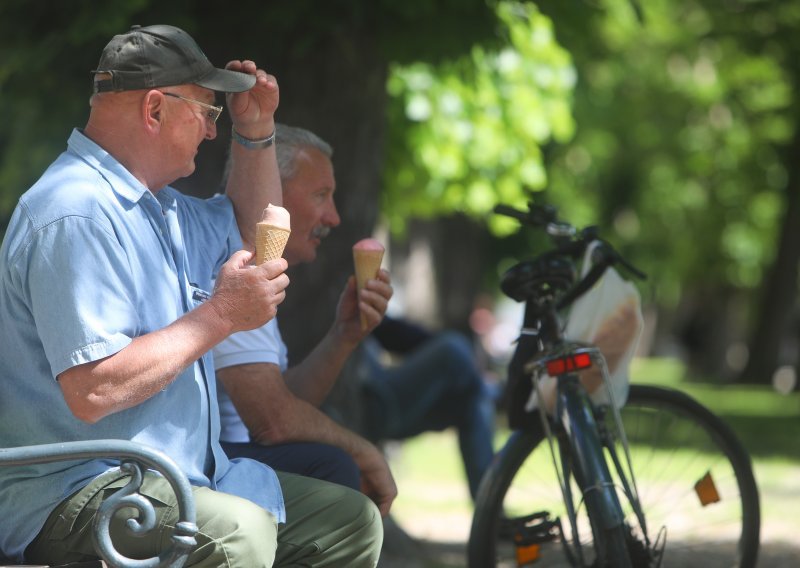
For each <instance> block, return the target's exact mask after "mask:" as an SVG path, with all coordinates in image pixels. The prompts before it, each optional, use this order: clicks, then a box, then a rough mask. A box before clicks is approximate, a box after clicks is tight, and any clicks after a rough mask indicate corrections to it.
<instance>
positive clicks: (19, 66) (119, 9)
mask: <svg viewBox="0 0 800 568" xmlns="http://www.w3.org/2000/svg"><path fill="white" fill-rule="evenodd" d="M148 3H149V0H127V1H124V2H107V3H101V2H94V1H92V0H69V1H64V2H29V1H26V0H4V2H2V3H1V4H0V106H1V107H2V108H4V109H6V112H5V116H4V118H3V120H2V121H0V233H2V230H3V229H4V227H5V225H6V223H7V219H8V217H9V216H10V214H11V210H12V209H13V207H14V206H15V205H16V201H17V198H18V196H19V195H20V194H22V192H23V191H25V190H26V189H27V188H28V187H29V186H30V185H31V184H32V183H33V182H34V181H35V180H36V178H37V177H38V176H39V175H40V174H41V172H42V171H43V170H44V168H45V167H46V166H47V165H48V164H49V163H50V162H51V161H52V160H53V159H54V158H55V156H56V155H58V153H60V152H61V151H62V150H63V149H64V147H65V140H66V138H67V136H68V135H69V132H70V130H71V128H72V127H73V126H75V125H78V124H80V123H81V121H82V120H85V118H86V115H87V108H88V105H87V101H88V99H89V95H90V93H91V90H90V85H91V83H90V74H89V71H90V70H91V69H92V66H93V65H94V63H95V62H96V61H97V58H98V57H99V54H100V51H101V50H102V48H103V46H104V45H105V44H106V42H107V41H108V40H109V39H110V38H111V36H112V35H113V34H115V33H118V32H119V31H120V30H124V29H127V25H128V24H127V20H128V19H129V17H130V14H131V13H133V12H135V11H136V10H138V9H141V8H142V7H143V6H145V5H147V4H148Z"/></svg>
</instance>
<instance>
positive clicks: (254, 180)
mask: <svg viewBox="0 0 800 568" xmlns="http://www.w3.org/2000/svg"><path fill="white" fill-rule="evenodd" d="M225 193H226V195H227V196H228V198H230V200H231V201H232V202H233V210H234V212H235V213H236V223H237V225H238V226H239V232H240V233H241V235H242V240H243V241H244V242H245V245H246V246H249V247H250V248H252V247H253V245H254V243H255V230H256V223H258V222H259V221H260V220H261V213H262V211H263V210H264V209H265V208H266V207H267V205H268V204H270V203H272V204H273V205H281V204H282V203H283V197H282V192H281V180H280V175H279V174H278V163H277V160H276V158H275V145H274V144H273V145H271V146H270V147H268V148H262V149H248V148H245V147H244V146H242V145H241V144H239V143H237V142H232V143H231V171H230V173H229V175H228V181H227V185H226V186H225Z"/></svg>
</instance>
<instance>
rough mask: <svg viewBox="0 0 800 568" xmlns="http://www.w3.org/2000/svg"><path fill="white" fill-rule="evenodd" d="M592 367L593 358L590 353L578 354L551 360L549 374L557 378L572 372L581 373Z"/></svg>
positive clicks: (548, 363)
mask: <svg viewBox="0 0 800 568" xmlns="http://www.w3.org/2000/svg"><path fill="white" fill-rule="evenodd" d="M591 366H592V358H591V357H590V356H589V354H588V353H578V354H577V355H567V356H566V357H559V358H558V359H551V360H550V361H548V362H547V374H548V375H550V376H551V377H557V376H558V375H563V374H564V373H569V372H571V371H580V370H581V369H588V368H589V367H591Z"/></svg>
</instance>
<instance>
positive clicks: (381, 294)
mask: <svg viewBox="0 0 800 568" xmlns="http://www.w3.org/2000/svg"><path fill="white" fill-rule="evenodd" d="M276 147H277V154H278V156H277V159H278V169H279V172H280V177H281V185H282V187H283V206H284V207H285V208H286V209H287V210H288V211H289V213H290V215H291V228H292V232H291V234H290V236H289V240H288V242H287V244H286V249H285V250H284V257H285V258H286V261H287V262H288V264H289V265H294V264H297V263H301V262H311V261H313V260H314V259H315V258H316V254H317V247H318V246H319V244H320V242H321V240H322V239H323V238H324V237H325V236H326V235H327V234H328V232H329V231H330V229H331V228H332V227H336V226H337V225H339V223H340V218H339V214H338V212H337V211H336V206H335V204H334V201H333V193H334V191H335V188H336V181H335V179H334V176H333V165H332V163H331V155H332V149H331V147H330V146H329V145H328V144H327V143H326V142H324V141H323V140H321V139H320V138H319V137H318V136H316V135H315V134H313V133H311V132H309V131H307V130H304V129H301V128H294V127H290V126H285V125H283V124H279V125H277V128H276ZM391 295H392V288H391V285H390V280H389V274H388V272H386V271H385V270H381V271H380V273H379V275H378V278H376V279H373V280H370V281H369V282H368V283H367V286H366V288H364V289H363V290H362V291H361V292H360V294H357V293H356V286H355V278H354V277H351V278H350V279H349V280H348V282H347V284H346V285H345V288H344V291H343V292H342V294H341V297H340V299H339V305H338V307H337V312H336V320H335V321H334V322H333V325H332V326H331V329H330V331H329V332H328V334H327V335H326V336H325V337H324V338H323V340H322V341H321V342H320V344H319V345H317V347H316V348H315V349H314V350H313V351H312V352H311V353H310V354H309V356H308V357H306V358H305V359H304V360H303V361H302V362H301V363H300V364H298V365H296V366H294V367H292V368H287V354H286V346H285V345H284V343H283V341H282V339H281V336H280V332H279V330H278V326H277V322H276V320H272V321H270V322H269V323H267V324H266V325H264V326H263V327H261V328H258V329H255V330H252V331H246V332H240V333H236V334H234V335H232V336H231V337H229V338H228V339H227V340H226V341H224V342H222V343H220V344H219V345H218V346H217V347H216V348H215V349H214V364H215V366H216V370H217V378H218V381H219V396H220V411H221V420H222V435H221V440H222V442H223V448H224V449H225V452H226V453H227V454H228V456H229V457H232V458H233V457H249V458H253V459H256V460H259V461H261V462H263V463H265V464H268V465H269V466H270V467H272V468H274V469H276V470H278V471H286V472H291V473H297V474H302V475H307V476H312V477H317V478H320V479H324V480H327V481H333V482H336V483H340V484H343V485H347V486H350V487H354V488H356V489H358V488H359V487H360V488H361V489H362V491H363V492H364V493H365V494H367V495H368V496H370V497H371V498H372V499H373V500H374V501H375V503H376V504H377V505H378V507H379V509H380V511H381V513H382V514H383V515H386V514H387V513H388V512H389V508H390V506H391V503H392V501H393V500H394V498H395V497H396V495H397V487H396V485H395V482H394V479H393V478H392V475H391V472H390V470H389V466H388V464H387V463H386V460H385V459H384V457H383V454H382V453H381V452H380V450H379V449H378V448H376V447H375V446H374V445H373V444H372V443H370V442H369V441H367V440H365V439H364V438H362V437H361V436H358V435H357V434H355V433H354V432H352V431H350V430H347V429H345V428H343V427H341V426H340V425H339V424H337V423H335V422H334V421H333V420H331V419H330V418H328V417H327V416H326V415H325V414H324V413H322V412H321V411H319V410H318V408H317V407H318V406H319V405H320V404H321V403H322V401H323V400H324V399H325V397H326V396H327V393H328V391H329V390H330V388H331V386H332V385H333V384H334V382H335V381H336V378H337V376H338V374H339V371H340V370H341V369H342V367H343V366H344V364H345V362H346V361H347V359H348V357H349V356H350V354H351V353H352V351H353V350H354V349H355V348H356V347H357V346H358V345H359V343H360V342H361V340H362V339H363V338H364V337H365V336H366V335H367V334H368V333H369V332H370V331H371V330H372V329H373V328H374V327H375V326H376V325H378V323H379V322H380V320H381V318H382V317H383V314H384V313H385V311H386V307H387V304H388V301H389V298H390V297H391ZM359 312H362V313H364V314H366V317H367V320H368V323H369V326H368V329H367V330H362V329H361V323H360V318H359Z"/></svg>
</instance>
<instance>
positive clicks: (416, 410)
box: [361, 316, 494, 499]
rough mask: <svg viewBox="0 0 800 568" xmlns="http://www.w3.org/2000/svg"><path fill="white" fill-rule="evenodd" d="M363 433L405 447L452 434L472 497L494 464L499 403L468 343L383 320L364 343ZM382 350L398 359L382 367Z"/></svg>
mask: <svg viewBox="0 0 800 568" xmlns="http://www.w3.org/2000/svg"><path fill="white" fill-rule="evenodd" d="M365 347H366V349H365V350H364V351H365V358H366V360H367V361H368V363H369V364H368V365H367V367H366V372H365V373H364V376H363V380H362V384H361V388H362V391H363V395H364V422H365V424H364V429H365V432H367V433H368V434H367V435H368V437H369V438H371V439H373V440H386V439H391V440H404V439H406V438H411V437H412V436H416V435H417V434H421V433H423V432H428V431H432V430H444V429H445V428H449V427H455V428H456V429H457V431H458V444H459V449H460V452H461V458H462V461H463V463H464V471H465V473H466V477H467V482H468V485H469V492H470V495H471V496H472V498H473V499H474V498H475V495H476V494H477V491H478V486H479V485H480V481H481V478H482V477H483V474H484V473H485V472H486V470H487V469H488V468H489V465H490V463H491V461H492V456H493V445H492V436H493V432H494V400H493V396H492V395H491V393H490V390H489V387H488V385H487V384H486V382H485V381H484V379H483V376H482V374H481V372H480V370H479V368H478V366H477V363H476V361H475V356H474V353H473V347H472V345H471V344H470V342H469V340H468V339H467V338H466V337H465V336H463V335H461V334H459V333H456V332H452V331H447V332H442V333H438V334H434V333H431V332H430V331H428V330H426V329H424V328H422V327H421V326H418V325H415V324H412V323H410V322H408V321H404V320H401V319H394V318H391V317H388V316H387V317H385V318H384V319H383V321H382V322H381V324H380V325H379V326H378V327H377V328H375V331H374V332H373V333H372V336H371V337H370V339H369V341H368V342H365ZM381 350H386V351H388V352H390V353H392V354H395V355H400V356H401V360H400V362H399V363H398V364H396V365H389V366H386V365H384V364H383V363H382V362H381Z"/></svg>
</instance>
